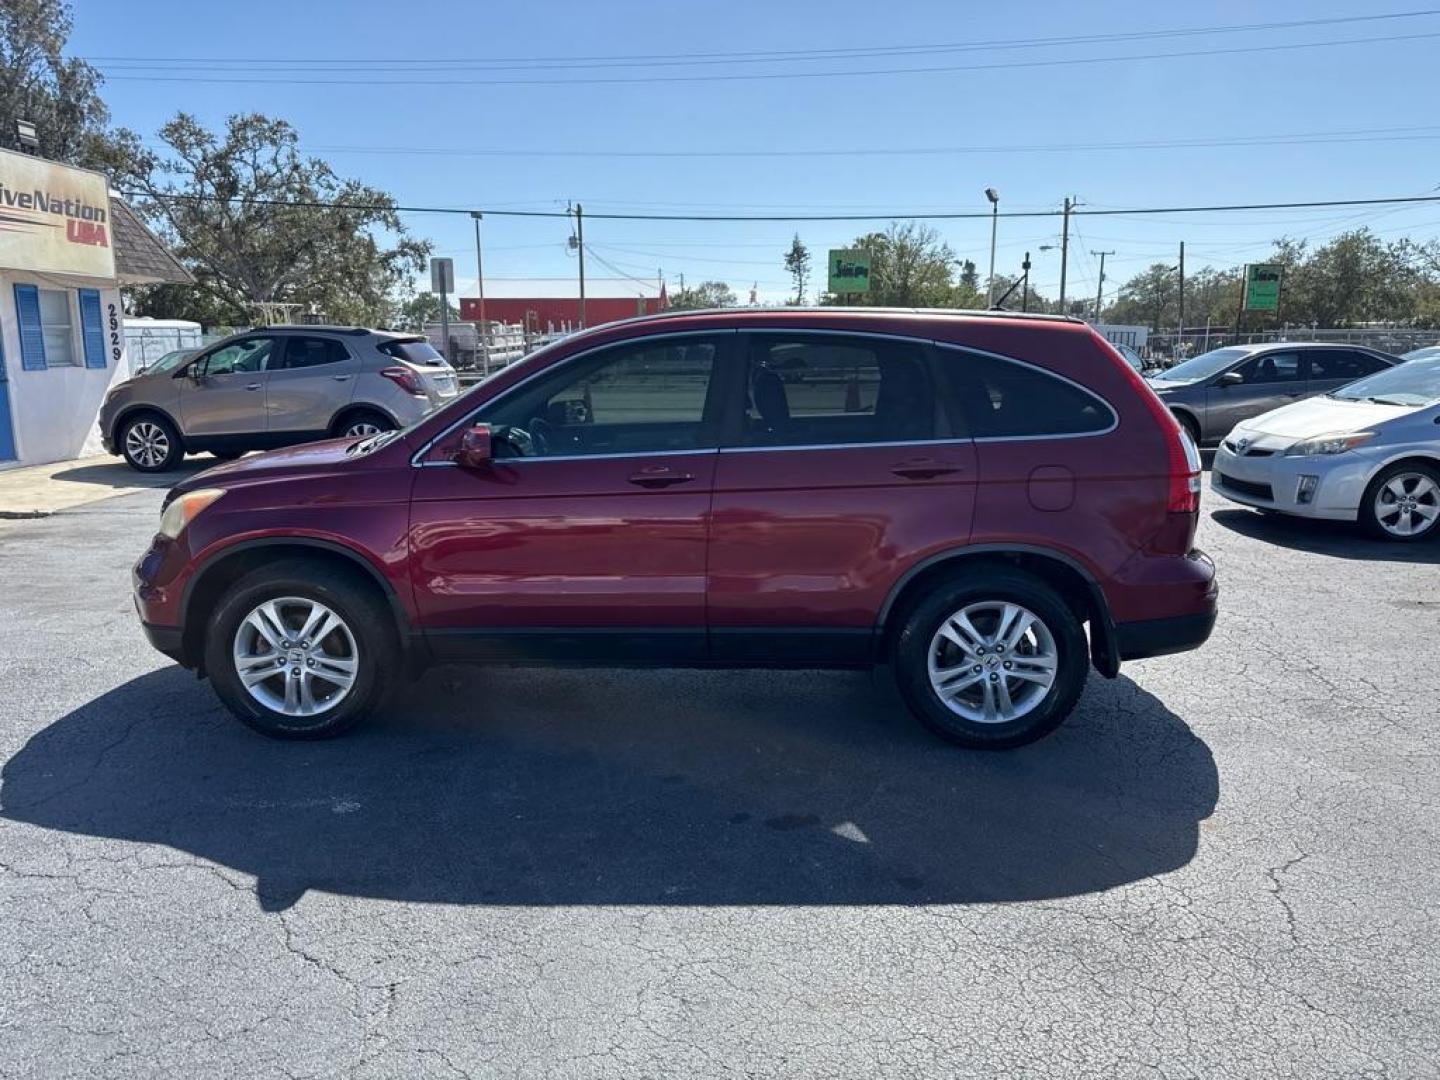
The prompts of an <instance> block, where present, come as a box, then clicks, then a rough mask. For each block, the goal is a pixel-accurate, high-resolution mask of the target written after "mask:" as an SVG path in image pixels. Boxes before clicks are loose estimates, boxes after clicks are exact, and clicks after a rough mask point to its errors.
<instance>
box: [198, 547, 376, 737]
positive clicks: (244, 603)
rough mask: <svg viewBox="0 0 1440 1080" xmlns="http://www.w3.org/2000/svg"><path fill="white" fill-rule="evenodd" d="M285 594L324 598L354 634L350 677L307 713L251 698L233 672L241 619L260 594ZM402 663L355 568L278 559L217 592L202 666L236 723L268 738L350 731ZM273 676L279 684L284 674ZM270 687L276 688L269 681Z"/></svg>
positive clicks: (270, 597) (271, 596) (369, 587)
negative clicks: (339, 691)
mask: <svg viewBox="0 0 1440 1080" xmlns="http://www.w3.org/2000/svg"><path fill="white" fill-rule="evenodd" d="M289 597H294V598H298V599H301V600H310V601H318V602H320V603H321V604H324V605H325V606H326V607H327V608H329V609H330V610H331V611H333V612H334V613H335V614H336V615H338V616H339V617H340V619H341V620H342V621H343V623H344V626H345V628H347V629H348V630H349V632H350V634H351V636H352V638H353V645H354V658H355V660H356V669H357V670H356V673H355V681H354V683H353V684H352V685H351V686H350V688H349V690H348V691H347V692H345V694H344V695H343V696H341V697H340V698H339V700H338V701H337V703H336V704H334V705H333V706H331V707H330V708H329V709H327V710H325V711H322V712H320V713H318V714H314V715H311V716H307V717H296V716H291V715H287V714H286V713H285V712H283V711H280V710H277V709H274V708H271V707H268V706H267V705H265V704H264V703H262V702H261V701H259V700H257V699H256V697H254V696H252V695H251V693H250V691H248V690H247V689H246V688H245V686H244V683H243V682H242V681H241V678H240V675H239V673H238V672H237V671H236V666H235V661H234V658H233V652H232V650H233V649H234V647H235V642H236V635H237V633H238V632H239V630H240V628H241V623H242V622H243V621H244V620H245V618H246V617H247V616H248V615H249V614H250V613H251V612H253V611H254V610H255V609H256V608H257V607H258V606H259V605H260V604H262V603H264V602H265V601H267V600H277V599H282V598H289ZM300 610H303V609H300ZM283 614H284V611H283V609H282V615H283ZM291 629H292V630H293V629H296V627H294V626H293V625H292V626H291ZM328 640H332V641H333V640H334V639H333V637H332V638H330V639H328ZM317 644H318V643H317ZM277 658H278V656H277ZM287 666H288V661H287ZM401 669H402V665H401V662H400V648H399V638H398V635H397V634H396V631H395V625H394V619H393V617H392V615H391V612H390V610H389V606H388V605H387V604H386V602H385V600H384V598H383V597H381V596H380V595H378V593H377V590H376V589H375V587H374V586H373V585H372V584H371V583H370V582H367V581H365V580H364V579H363V578H361V577H360V576H359V575H358V574H356V573H353V572H350V571H347V570H344V569H342V568H339V567H335V566H330V565H326V564H323V563H317V562H315V561H313V560H308V559H282V560H279V561H277V562H275V563H274V564H273V565H271V566H266V567H262V568H261V569H258V570H254V571H252V572H251V573H249V574H246V575H245V576H244V577H242V578H241V579H240V580H239V581H237V582H236V583H235V584H234V585H232V586H231V587H230V589H229V590H228V591H227V592H226V593H225V595H224V596H223V597H222V598H221V600H220V602H219V604H217V605H216V607H215V610H214V612H213V613H212V615H211V617H210V619H209V622H208V625H207V626H206V640H205V670H206V673H207V674H208V675H209V676H210V680H211V682H212V683H213V684H214V686H215V692H216V693H217V694H219V695H220V700H221V701H222V702H224V703H225V706H226V708H228V709H229V710H230V711H231V712H232V713H234V714H235V716H236V718H238V719H239V720H240V721H241V722H242V723H244V724H247V725H248V726H250V727H252V728H254V729H255V730H256V731H258V732H260V733H261V734H263V735H268V736H270V737H271V738H276V739H327V738H331V737H333V736H335V735H339V734H341V733H343V732H345V731H348V730H350V729H351V728H352V727H354V726H355V725H356V724H358V723H359V722H360V721H361V720H363V719H364V718H365V717H366V716H367V715H368V714H369V713H371V712H372V711H374V710H375V709H376V708H377V707H379V706H380V705H381V704H383V702H384V699H385V696H386V694H387V693H388V692H389V690H390V688H391V687H393V686H394V685H395V683H396V681H397V679H398V676H399V674H400V672H401ZM296 670H299V668H298V665H297V668H296ZM276 678H279V679H281V683H280V686H282V687H283V686H284V685H285V684H284V672H283V671H280V672H277V675H276ZM270 686H271V689H272V690H273V689H275V684H273V683H272V684H270ZM282 704H283V702H282Z"/></svg>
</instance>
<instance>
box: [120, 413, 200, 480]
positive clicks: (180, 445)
mask: <svg viewBox="0 0 1440 1080" xmlns="http://www.w3.org/2000/svg"><path fill="white" fill-rule="evenodd" d="M115 442H116V444H117V445H118V446H119V447H120V453H121V455H122V456H124V458H125V461H126V463H127V464H129V466H130V467H131V468H132V469H134V470H136V471H137V472H143V473H158V472H168V471H169V470H170V469H173V468H175V467H176V466H177V465H179V464H180V462H181V461H182V460H183V459H184V457H185V443H184V441H183V440H182V439H181V438H180V433H179V432H178V431H176V430H175V425H174V424H172V423H170V421H169V420H167V419H165V417H163V416H161V415H160V414H159V413H154V412H142V413H133V414H131V415H130V416H127V417H126V418H125V419H124V420H123V421H121V423H120V426H119V428H117V429H116V431H115Z"/></svg>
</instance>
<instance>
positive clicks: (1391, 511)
mask: <svg viewBox="0 0 1440 1080" xmlns="http://www.w3.org/2000/svg"><path fill="white" fill-rule="evenodd" d="M1437 518H1440V484H1436V483H1435V481H1434V480H1433V479H1432V478H1431V477H1429V476H1427V475H1426V474H1425V473H1421V472H1402V473H1397V474H1396V475H1394V476H1392V477H1391V478H1390V479H1389V480H1387V481H1386V482H1385V483H1384V484H1383V485H1381V487H1380V490H1379V491H1377V492H1376V493H1375V520H1376V521H1378V522H1379V523H1380V527H1381V528H1382V529H1384V530H1385V531H1386V532H1387V533H1389V534H1390V535H1391V536H1401V537H1407V538H1408V537H1412V536H1418V535H1420V534H1421V533H1423V532H1427V531H1428V530H1429V529H1430V528H1431V527H1432V526H1433V525H1434V524H1435V521H1436V519H1437Z"/></svg>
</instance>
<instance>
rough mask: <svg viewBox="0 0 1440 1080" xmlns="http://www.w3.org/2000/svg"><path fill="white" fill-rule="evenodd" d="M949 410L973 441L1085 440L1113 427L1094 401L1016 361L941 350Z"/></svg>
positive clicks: (1111, 415) (1110, 413) (1106, 410)
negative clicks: (1080, 437) (961, 421)
mask: <svg viewBox="0 0 1440 1080" xmlns="http://www.w3.org/2000/svg"><path fill="white" fill-rule="evenodd" d="M939 356H940V361H941V364H942V365H943V369H944V372H945V375H946V378H947V382H948V383H949V384H950V386H951V394H952V396H953V397H954V398H955V405H956V406H957V407H958V409H959V411H960V412H961V413H962V415H963V416H964V420H965V423H966V425H967V427H968V428H969V430H970V433H971V434H972V435H973V436H974V437H975V438H977V439H1023V438H1043V437H1054V436H1062V435H1091V434H1095V433H1097V432H1101V431H1107V430H1109V429H1110V428H1111V427H1113V426H1114V425H1115V423H1116V418H1115V412H1114V410H1113V409H1111V408H1110V406H1109V405H1108V404H1107V403H1106V402H1105V401H1104V400H1103V399H1102V398H1100V397H1099V396H1097V395H1096V394H1093V393H1091V392H1090V391H1088V390H1086V389H1084V388H1082V387H1080V386H1077V385H1076V384H1074V383H1072V382H1069V381H1067V380H1065V379H1062V378H1060V377H1059V376H1057V375H1053V374H1051V373H1050V372H1047V371H1042V370H1041V369H1039V368H1037V367H1033V366H1031V365H1029V364H1024V363H1020V362H1018V361H1013V360H1006V359H1002V358H1001V357H998V356H988V355H983V354H980V353H971V352H965V351H963V350H953V349H941V350H940V352H939Z"/></svg>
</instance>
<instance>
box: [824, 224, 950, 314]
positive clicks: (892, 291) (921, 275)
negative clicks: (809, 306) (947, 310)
mask: <svg viewBox="0 0 1440 1080" xmlns="http://www.w3.org/2000/svg"><path fill="white" fill-rule="evenodd" d="M850 247H852V248H858V249H859V250H861V251H864V252H865V253H866V254H868V255H869V256H870V291H869V292H868V293H866V294H865V300H864V302H865V303H866V304H873V305H877V306H881V307H945V306H949V305H951V304H952V303H953V301H954V300H955V298H956V295H955V290H954V283H953V271H952V267H953V266H954V264H955V253H954V252H953V251H951V250H950V245H949V244H947V243H945V242H944V241H942V240H941V239H940V234H939V233H937V232H936V231H935V230H934V229H932V228H931V227H930V226H928V225H923V224H920V223H919V222H914V221H911V222H907V223H906V224H904V225H901V224H900V223H899V222H898V221H892V222H891V223H890V225H889V227H888V228H887V229H886V230H885V231H884V232H874V233H867V234H866V235H864V236H861V237H857V238H856V239H855V240H854V242H852V243H851V244H850ZM830 302H831V303H834V302H836V301H835V299H834V298H831V300H830Z"/></svg>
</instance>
